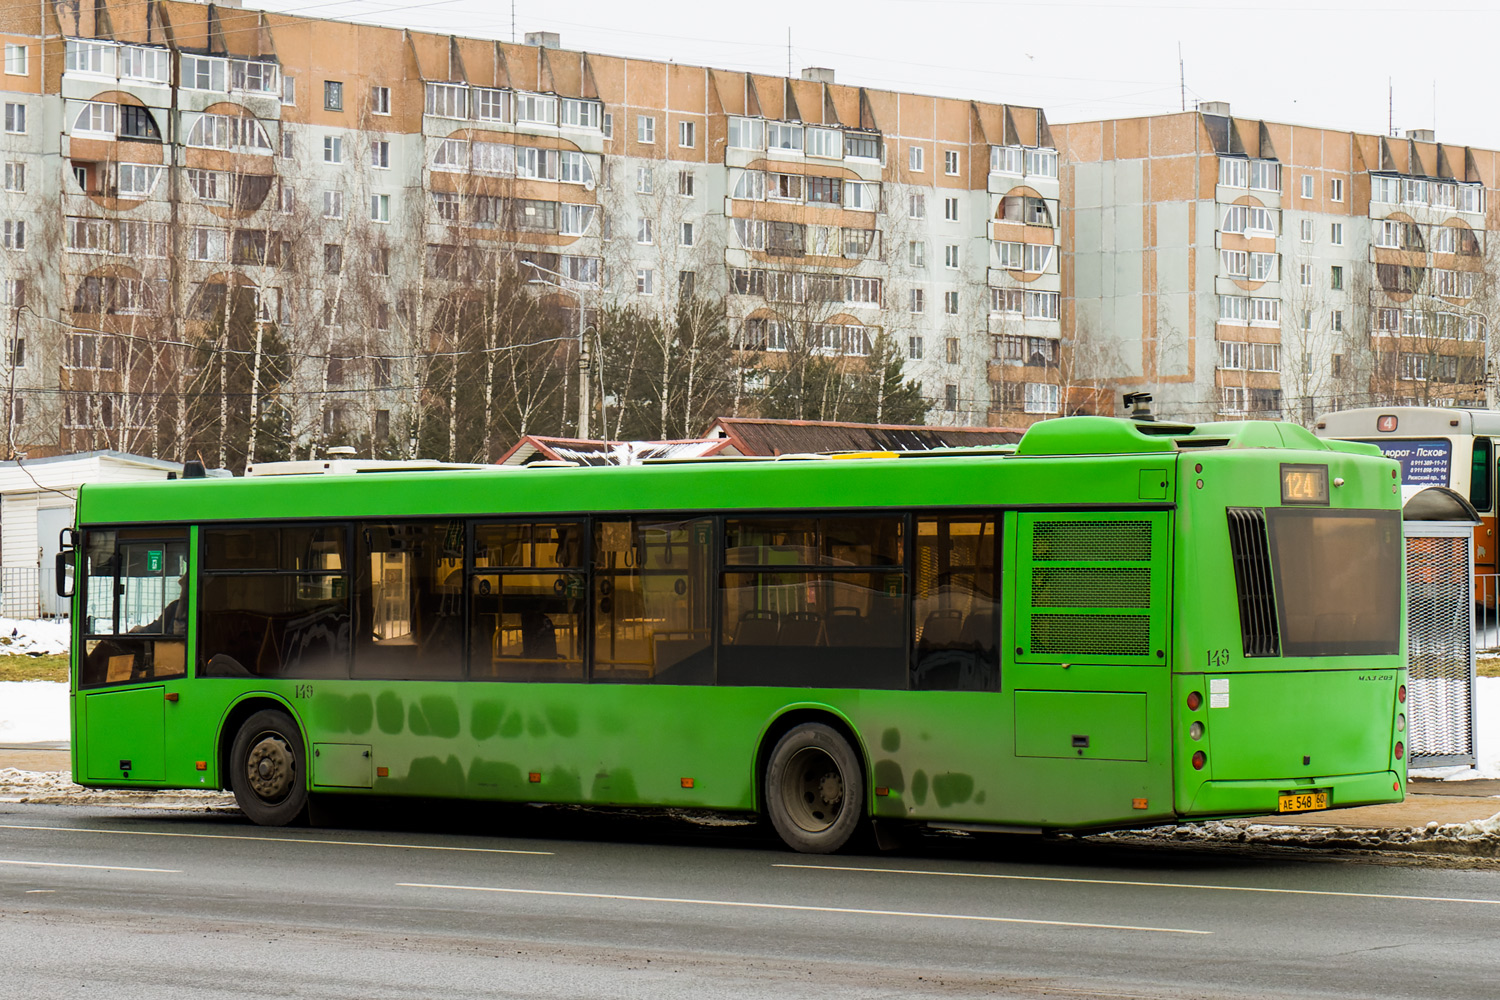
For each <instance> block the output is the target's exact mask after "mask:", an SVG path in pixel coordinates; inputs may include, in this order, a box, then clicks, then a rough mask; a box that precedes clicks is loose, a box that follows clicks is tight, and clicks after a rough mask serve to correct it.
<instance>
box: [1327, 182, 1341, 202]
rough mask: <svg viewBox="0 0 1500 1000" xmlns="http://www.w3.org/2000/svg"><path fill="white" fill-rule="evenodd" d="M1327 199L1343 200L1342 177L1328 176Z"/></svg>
mask: <svg viewBox="0 0 1500 1000" xmlns="http://www.w3.org/2000/svg"><path fill="white" fill-rule="evenodd" d="M1328 200H1329V201H1343V200H1344V180H1343V178H1342V177H1330V178H1329V179H1328Z"/></svg>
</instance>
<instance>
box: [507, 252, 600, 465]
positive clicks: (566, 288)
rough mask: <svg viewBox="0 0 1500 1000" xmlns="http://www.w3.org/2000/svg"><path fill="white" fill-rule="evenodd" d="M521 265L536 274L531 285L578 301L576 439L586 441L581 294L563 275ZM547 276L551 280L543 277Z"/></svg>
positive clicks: (586, 367)
mask: <svg viewBox="0 0 1500 1000" xmlns="http://www.w3.org/2000/svg"><path fill="white" fill-rule="evenodd" d="M521 263H522V264H525V265H526V266H527V267H529V268H531V269H532V271H534V272H536V277H534V278H532V279H531V282H532V283H534V284H542V285H551V286H552V287H553V288H556V289H557V290H558V291H561V292H567V293H569V294H571V295H572V296H573V297H574V298H575V299H577V300H578V437H579V439H580V440H585V441H586V440H588V436H589V342H588V338H587V337H585V336H584V334H583V293H582V292H581V291H580V290H579V289H577V288H575V287H573V286H572V285H571V284H564V282H572V280H573V279H571V278H569V277H568V276H567V275H565V274H559V273H558V272H557V271H552V270H549V269H547V268H545V267H542V266H541V265H540V264H538V263H536V262H535V261H530V260H523V261H521ZM548 274H550V275H551V276H552V279H548V278H545V277H543V275H548ZM553 279H555V280H553Z"/></svg>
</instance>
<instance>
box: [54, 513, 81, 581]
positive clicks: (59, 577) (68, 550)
mask: <svg viewBox="0 0 1500 1000" xmlns="http://www.w3.org/2000/svg"><path fill="white" fill-rule="evenodd" d="M77 537H78V536H77V533H76V532H74V530H73V529H72V528H64V529H63V530H62V531H60V532H58V535H57V549H58V551H57V563H56V570H55V573H54V574H53V580H54V581H55V582H56V585H57V596H58V597H72V596H73V552H74V549H73V545H74V542H75V540H76V539H77Z"/></svg>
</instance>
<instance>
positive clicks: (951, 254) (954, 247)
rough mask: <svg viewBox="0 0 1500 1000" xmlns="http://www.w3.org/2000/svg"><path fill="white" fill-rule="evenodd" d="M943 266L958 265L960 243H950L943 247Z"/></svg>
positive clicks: (955, 266) (954, 266)
mask: <svg viewBox="0 0 1500 1000" xmlns="http://www.w3.org/2000/svg"><path fill="white" fill-rule="evenodd" d="M943 266H944V267H949V268H957V267H958V244H957V243H949V244H948V245H947V246H945V247H943Z"/></svg>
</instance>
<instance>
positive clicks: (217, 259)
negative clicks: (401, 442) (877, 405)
mask: <svg viewBox="0 0 1500 1000" xmlns="http://www.w3.org/2000/svg"><path fill="white" fill-rule="evenodd" d="M0 42H3V45H4V51H5V60H6V62H5V73H4V74H3V75H0V90H3V92H4V95H3V96H4V105H5V152H4V157H3V159H4V170H5V191H4V192H0V227H3V230H0V235H3V240H0V278H3V284H0V289H3V296H4V299H3V302H0V308H3V310H4V317H5V320H6V321H7V322H6V326H7V327H8V329H7V330H6V336H7V343H8V345H9V353H8V356H7V357H6V358H5V359H4V360H5V361H6V362H7V367H6V368H5V374H6V376H7V379H8V386H7V394H6V398H7V403H8V409H9V419H8V427H9V433H10V439H11V447H12V448H16V449H20V450H22V451H29V452H31V453H34V454H42V453H46V452H48V451H66V450H74V449H80V448H93V447H114V448H119V449H122V450H129V451H134V452H138V453H146V454H151V453H160V452H161V450H162V449H164V448H165V449H171V448H173V447H178V445H176V444H174V443H173V442H180V441H183V440H185V436H184V435H185V428H187V427H188V426H189V425H195V426H217V427H219V428H223V427H226V426H228V423H229V422H230V421H231V414H230V411H231V410H233V415H232V416H233V419H237V420H239V421H241V423H244V424H247V425H248V426H249V427H251V428H259V427H261V426H262V425H263V424H264V423H265V421H266V420H267V419H268V417H267V413H268V410H269V409H270V407H271V406H272V404H271V403H270V402H269V401H266V400H262V399H259V398H257V393H258V391H259V390H258V387H259V385H260V384H261V383H260V374H261V373H260V370H259V369H258V368H254V366H256V365H259V364H261V363H262V362H263V359H264V362H265V363H271V362H270V360H269V358H270V356H271V354H272V353H274V354H275V355H276V357H277V358H279V359H280V360H278V361H277V362H276V363H278V364H283V365H286V366H287V367H288V371H287V372H286V376H287V379H288V380H289V381H288V383H287V384H288V385H290V386H291V387H292V391H290V392H286V393H284V394H282V396H281V398H279V399H278V400H277V401H276V402H275V404H274V405H275V406H276V407H277V414H278V416H277V419H279V420H281V421H282V422H283V425H284V427H285V428H286V429H288V430H289V432H290V433H291V434H292V435H293V436H294V437H295V438H296V439H297V440H299V441H300V442H302V443H303V444H306V445H311V446H313V447H314V448H316V447H318V446H319V445H320V444H324V443H328V442H331V441H333V440H334V439H336V438H337V439H338V440H341V441H343V440H358V441H362V442H365V443H367V444H370V445H371V446H372V447H373V446H378V444H379V443H381V442H386V441H388V440H391V439H393V438H395V439H404V438H405V436H406V433H407V428H408V427H409V425H410V424H411V422H412V419H413V414H414V413H416V412H418V411H419V410H421V409H422V408H423V406H424V405H425V404H426V400H425V399H424V396H423V393H424V391H426V390H427V389H430V387H431V380H430V378H429V375H430V371H431V366H432V364H433V359H434V358H436V357H448V356H451V355H454V354H457V353H459V352H460V350H461V345H460V343H459V341H458V339H457V335H456V334H453V333H452V328H453V325H454V320H453V317H454V316H455V315H457V314H458V313H460V312H461V311H462V310H463V309H465V308H469V306H468V305H465V304H462V301H464V300H473V299H475V298H476V296H477V297H478V298H480V299H482V297H483V290H484V288H485V287H486V285H487V284H488V283H489V282H491V281H493V280H494V278H495V275H496V274H498V273H500V272H501V271H504V270H515V269H519V271H520V272H521V274H522V275H523V276H526V277H527V278H529V279H530V280H533V281H534V282H536V283H537V285H538V288H537V291H538V293H539V294H541V295H543V296H550V297H555V299H556V300H557V301H558V302H559V303H560V304H562V305H564V306H565V307H566V308H568V309H570V310H573V311H575V312H577V313H581V314H582V315H583V316H585V317H589V318H592V317H593V316H594V315H596V311H597V310H598V309H600V308H602V307H604V306H606V305H609V304H623V303H630V304H634V305H636V306H638V307H641V308H643V309H646V310H647V311H654V312H657V313H658V314H659V315H661V316H663V317H670V316H672V315H674V314H675V311H676V307H677V303H678V302H679V301H680V300H681V299H682V297H683V296H685V295H688V294H696V295H699V296H707V297H714V298H715V299H722V301H723V302H724V303H725V306H726V309H727V312H728V317H729V325H730V327H731V329H732V331H733V336H734V338H735V341H734V346H735V348H736V358H737V360H736V364H737V365H738V366H739V368H740V369H741V371H742V373H743V377H744V380H745V384H744V386H743V390H744V392H743V394H742V395H741V396H740V398H741V399H742V401H743V406H744V409H745V411H746V412H748V413H753V412H754V411H755V399H756V395H757V393H758V392H760V391H763V390H764V388H765V386H764V381H765V379H766V378H768V377H775V372H776V371H777V367H778V365H780V364H784V363H785V362H784V360H783V359H785V358H786V357H788V356H789V355H791V354H793V353H795V349H796V348H798V346H799V345H801V348H802V350H803V351H804V352H806V351H808V350H811V351H812V352H814V353H820V354H827V355H841V356H845V357H847V358H850V359H853V360H854V361H855V362H856V363H857V359H859V358H860V357H862V356H864V355H867V354H868V353H869V352H870V350H871V348H872V345H873V344H874V343H875V341H876V339H877V338H878V337H879V336H880V335H881V334H882V333H883V334H886V335H888V336H889V337H891V338H893V339H894V341H895V342H896V343H897V344H898V345H899V346H900V348H901V350H902V351H903V352H904V353H905V355H906V359H907V360H906V363H907V370H906V374H907V376H908V377H911V378H915V379H918V380H920V381H921V383H922V385H923V387H924V391H925V393H926V394H927V397H928V398H929V400H930V402H931V404H932V409H931V412H930V416H929V421H930V422H934V423H952V424H985V423H990V424H996V425H1015V424H1018V423H1025V422H1027V421H1029V420H1034V419H1039V418H1041V417H1043V416H1047V415H1051V414H1055V413H1059V412H1063V411H1065V410H1066V409H1068V408H1069V406H1070V398H1069V388H1070V387H1069V385H1068V382H1067V379H1066V378H1065V377H1064V376H1065V373H1066V371H1067V366H1066V364H1065V363H1064V360H1063V359H1064V357H1065V352H1063V351H1062V350H1061V349H1060V346H1059V345H1060V340H1061V329H1062V326H1061V293H1062V280H1063V275H1062V268H1061V260H1062V253H1061V246H1060V243H1059V232H1060V230H1059V225H1058V223H1059V220H1060V218H1061V215H1062V211H1063V206H1062V204H1061V202H1060V196H1059V157H1058V154H1057V150H1056V148H1055V144H1054V142H1053V139H1052V133H1051V130H1050V128H1049V125H1048V123H1047V121H1046V118H1045V116H1044V115H1043V113H1042V111H1041V110H1040V109H1037V108H1029V107H1014V106H1008V105H993V104H983V103H979V102H973V101H965V100H955V99H944V98H933V97H926V96H921V95H913V94H906V93H897V92H892V91H877V90H873V89H869V88H864V87H856V86H846V85H843V84H839V83H837V82H836V80H835V78H834V74H833V72H832V71H831V70H827V69H810V70H806V71H804V72H803V73H802V74H801V76H800V77H797V78H783V77H774V76H764V75H758V74H747V73H743V72H732V71H728V70H718V69H712V68H705V67H693V66H685V65H680V64H676V63H659V62H651V61H643V60H633V59H626V58H620V57H614V56H607V55H596V54H592V53H582V52H574V51H567V50H564V49H562V48H561V47H560V45H559V40H558V39H557V37H556V36H555V35H546V34H542V35H535V36H528V38H527V44H525V45H516V44H510V43H505V42H498V41H493V40H479V39H470V38H460V37H457V36H447V35H436V34H429V33H421V32H413V31H405V30H401V29H393V28H383V27H377V26H369V25H357V24H349V23H342V22H337V21H326V20H317V19H310V18H303V17H296V16H289V15H279V14H273V13H267V12H259V11H245V10H241V9H237V8H234V7H232V6H225V5H218V6H215V5H211V4H200V3H196V2H189V0H160V2H159V0H146V2H130V3H126V2H120V0H114V2H110V0H96V2H95V3H93V4H76V3H63V2H58V0H44V2H43V3H41V4H39V5H36V6H33V7H29V8H25V7H18V6H14V5H13V6H10V7H7V8H6V9H5V10H4V11H3V12H0ZM545 286H552V287H545ZM581 326H582V324H580V327H581ZM450 335H451V336H450ZM272 343H274V344H275V345H276V351H275V352H272V351H271V350H270V348H269V347H268V345H270V344H272ZM224 358H233V359H237V360H236V361H235V364H234V365H230V364H228V363H227V362H226V363H222V364H221V363H219V361H220V360H221V359H224ZM251 359H253V360H251ZM252 368H253V369H254V370H253V371H252ZM768 373H769V375H768ZM757 380H759V381H757ZM216 407H217V408H218V411H217V413H216V412H215V411H214V408H216ZM216 420H217V423H216ZM569 420H570V424H571V422H572V421H573V420H576V411H575V413H574V414H573V415H572V416H571V417H570V418H569ZM558 429H559V430H560V429H561V428H558ZM254 433H255V431H254V430H252V431H250V434H251V437H252V439H253V435H254ZM223 436H225V435H220V437H221V438H222V437H223ZM508 443H509V442H508V441H500V442H497V446H498V447H499V448H500V449H502V450H503V447H504V445H506V444H508ZM195 446H199V447H209V448H210V450H212V448H213V447H214V442H209V443H208V444H207V445H204V443H203V442H202V441H201V440H200V441H198V442H197V445H195ZM217 447H218V455H217V457H218V458H225V459H226V460H232V456H230V457H227V458H226V452H225V450H224V449H225V445H224V442H223V441H222V440H220V441H219V442H218V443H217ZM252 450H253V444H252ZM204 457H205V458H206V459H208V460H209V461H210V462H212V461H214V460H215V458H216V456H215V455H214V454H206V455H205V456H204Z"/></svg>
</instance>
